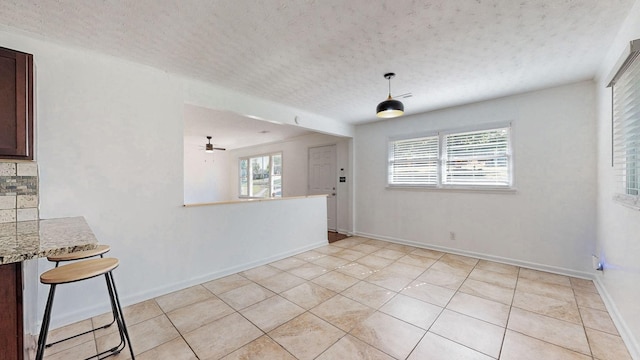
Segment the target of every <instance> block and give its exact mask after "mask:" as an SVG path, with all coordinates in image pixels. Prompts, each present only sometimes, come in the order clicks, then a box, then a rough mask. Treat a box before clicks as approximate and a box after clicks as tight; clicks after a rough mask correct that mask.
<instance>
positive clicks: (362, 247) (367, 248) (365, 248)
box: [351, 244, 381, 254]
mask: <svg viewBox="0 0 640 360" xmlns="http://www.w3.org/2000/svg"><path fill="white" fill-rule="evenodd" d="M380 249H381V247H379V246H375V245H369V244H358V245H356V246H353V247H351V250H355V251H360V252H362V253H365V254H371V253H372V252H376V251H378V250H380Z"/></svg>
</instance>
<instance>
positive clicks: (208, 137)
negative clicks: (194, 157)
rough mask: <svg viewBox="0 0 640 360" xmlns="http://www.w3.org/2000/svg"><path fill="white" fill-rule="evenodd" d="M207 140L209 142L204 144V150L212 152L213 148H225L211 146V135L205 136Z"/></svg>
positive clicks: (221, 149)
mask: <svg viewBox="0 0 640 360" xmlns="http://www.w3.org/2000/svg"><path fill="white" fill-rule="evenodd" d="M207 140H209V142H208V143H207V144H205V147H204V152H208V153H212V152H213V150H220V151H225V150H227V149H225V148H221V147H213V144H212V143H211V136H207Z"/></svg>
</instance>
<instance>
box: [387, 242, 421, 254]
mask: <svg viewBox="0 0 640 360" xmlns="http://www.w3.org/2000/svg"><path fill="white" fill-rule="evenodd" d="M384 248H385V249H391V250H396V251H400V252H403V253H405V254H408V253H410V252H412V251H413V250H415V249H416V248H415V247H413V246H409V245H402V244H388V245H387V246H385V247H384Z"/></svg>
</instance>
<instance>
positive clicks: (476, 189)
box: [386, 185, 518, 194]
mask: <svg viewBox="0 0 640 360" xmlns="http://www.w3.org/2000/svg"><path fill="white" fill-rule="evenodd" d="M386 189H387V190H410V191H453V192H473V193H505V194H515V193H516V192H518V189H516V188H514V187H508V186H418V185H387V187H386Z"/></svg>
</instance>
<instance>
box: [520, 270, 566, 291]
mask: <svg viewBox="0 0 640 360" xmlns="http://www.w3.org/2000/svg"><path fill="white" fill-rule="evenodd" d="M519 278H521V279H528V280H533V281H539V282H544V283H548V284H555V285H562V286H568V287H571V281H570V280H569V277H568V276H564V275H558V274H552V273H548V272H544V271H539V270H532V269H526V268H522V269H520V274H519Z"/></svg>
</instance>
